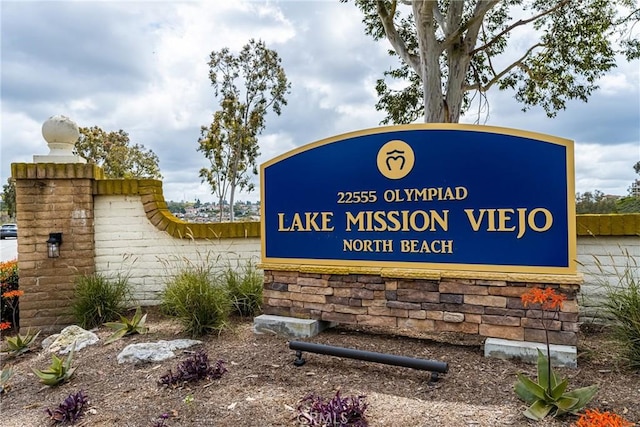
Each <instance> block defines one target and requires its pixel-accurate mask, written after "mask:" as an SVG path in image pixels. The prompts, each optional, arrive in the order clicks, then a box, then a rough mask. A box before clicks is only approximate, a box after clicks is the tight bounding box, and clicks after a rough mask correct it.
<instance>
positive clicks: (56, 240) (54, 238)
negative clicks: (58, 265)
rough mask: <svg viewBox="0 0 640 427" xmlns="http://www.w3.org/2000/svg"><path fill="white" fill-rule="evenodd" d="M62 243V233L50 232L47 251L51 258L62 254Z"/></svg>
mask: <svg viewBox="0 0 640 427" xmlns="http://www.w3.org/2000/svg"><path fill="white" fill-rule="evenodd" d="M61 244H62V233H49V240H47V253H48V255H49V258H58V257H59V256H60V245H61Z"/></svg>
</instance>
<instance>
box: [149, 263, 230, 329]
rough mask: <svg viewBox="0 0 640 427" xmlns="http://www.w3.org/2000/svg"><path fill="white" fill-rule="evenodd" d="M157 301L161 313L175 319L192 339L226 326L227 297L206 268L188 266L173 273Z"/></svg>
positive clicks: (228, 305)
mask: <svg viewBox="0 0 640 427" xmlns="http://www.w3.org/2000/svg"><path fill="white" fill-rule="evenodd" d="M161 298H162V304H161V307H162V310H163V312H164V313H165V314H167V315H170V316H174V317H176V318H178V320H179V321H180V322H181V323H182V326H183V328H184V330H185V332H187V333H189V334H191V335H192V336H200V335H204V334H206V333H208V332H211V331H221V330H222V329H224V327H225V326H226V325H227V318H228V316H229V311H230V300H229V295H228V293H227V290H226V289H225V288H224V286H222V285H221V284H220V283H216V281H215V280H214V279H213V276H212V274H211V272H210V271H209V269H207V268H204V267H189V268H188V269H186V270H183V271H181V272H179V273H177V274H176V275H175V276H174V277H173V278H172V279H171V280H170V281H169V283H168V284H167V286H166V288H165V290H164V291H163V292H162V295H161Z"/></svg>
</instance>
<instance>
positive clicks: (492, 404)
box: [0, 309, 640, 427]
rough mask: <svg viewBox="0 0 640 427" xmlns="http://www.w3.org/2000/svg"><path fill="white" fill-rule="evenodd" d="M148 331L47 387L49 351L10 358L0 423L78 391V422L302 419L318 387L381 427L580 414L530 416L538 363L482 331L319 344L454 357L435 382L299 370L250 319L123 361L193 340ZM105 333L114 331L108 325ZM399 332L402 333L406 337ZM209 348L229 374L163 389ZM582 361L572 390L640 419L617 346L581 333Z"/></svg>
mask: <svg viewBox="0 0 640 427" xmlns="http://www.w3.org/2000/svg"><path fill="white" fill-rule="evenodd" d="M147 322H148V325H149V326H150V329H151V330H150V333H149V334H148V335H145V336H139V335H137V336H131V337H125V338H123V339H121V340H119V341H117V342H115V343H113V344H111V345H107V346H104V345H101V344H97V345H94V346H90V347H87V348H85V349H83V350H81V351H79V352H77V353H76V355H75V357H74V363H73V365H74V366H77V367H78V369H77V370H76V373H75V374H74V376H73V377H72V379H71V381H70V382H68V383H65V384H63V385H61V386H58V387H54V388H49V387H43V386H42V385H41V384H40V383H39V382H38V381H37V378H36V377H35V375H34V374H33V373H32V372H31V368H38V369H43V368H46V367H47V366H49V364H50V362H51V357H50V355H49V354H47V353H46V352H44V351H42V350H40V351H37V352H32V353H28V354H25V355H22V356H20V357H18V358H15V359H12V358H8V357H3V360H2V365H3V366H4V365H11V366H13V368H14V371H15V375H14V377H13V378H12V380H11V386H12V387H11V389H10V391H9V393H8V394H7V395H6V396H3V397H2V400H1V401H0V408H1V415H0V424H1V425H2V426H5V427H25V426H47V425H51V423H50V421H49V420H48V418H47V415H46V414H45V412H44V410H45V408H52V409H53V408H55V407H57V405H58V404H59V403H61V402H62V400H64V398H65V397H67V396H68V395H69V394H70V393H75V392H77V391H78V390H80V389H82V390H83V391H84V392H85V393H86V394H87V395H88V397H89V400H90V409H89V411H88V412H86V413H85V415H84V417H83V418H82V419H81V421H80V422H79V423H77V425H82V426H123V427H124V426H132V427H133V426H151V425H152V424H153V423H154V421H156V420H157V419H158V416H160V415H161V414H163V413H167V414H169V415H170V418H169V419H168V420H167V422H166V425H168V426H171V427H174V426H256V427H258V426H260V427H264V426H295V425H297V424H296V421H295V411H294V408H295V407H296V403H297V402H298V400H299V399H301V398H302V397H304V396H305V395H306V394H308V393H310V392H314V393H317V394H321V395H323V396H325V397H327V398H330V397H332V396H333V395H335V392H336V390H338V389H340V390H341V394H342V395H365V396H366V398H367V402H368V404H369V408H368V410H367V415H368V420H369V421H370V425H372V426H425V427H426V426H525V425H536V426H569V425H570V424H571V423H572V422H574V421H575V420H576V417H566V418H564V419H561V420H554V419H546V420H544V421H543V422H540V423H532V422H529V421H527V419H526V418H524V416H523V415H522V413H521V412H522V410H524V409H525V406H524V404H523V403H522V402H521V401H520V400H519V399H518V398H517V396H516V395H515V393H514V392H513V384H514V382H515V377H516V374H517V373H518V372H524V373H527V374H529V375H530V376H532V377H533V376H534V375H535V367H534V366H532V365H528V364H524V363H522V362H519V361H504V360H497V359H487V358H484V357H483V352H482V344H481V341H479V340H478V339H477V338H474V337H468V336H459V335H448V334H439V335H422V334H416V333H413V332H411V331H389V330H383V329H377V328H362V327H358V328H356V327H346V326H341V327H336V328H333V329H331V330H328V331H325V332H323V333H322V334H320V335H318V336H316V337H314V338H311V339H309V341H311V342H316V343H322V344H330V345H336V346H341V347H350V348H357V349H361V350H369V351H376V352H384V353H391V354H397V355H404V356H410V357H418V358H423V359H431V360H440V361H445V362H447V363H448V364H449V372H448V373H447V374H445V375H441V379H440V380H439V381H438V382H436V383H431V382H430V376H431V375H430V373H429V372H424V371H417V370H413V369H409V368H402V367H393V366H387V365H381V364H376V363H371V362H363V361H358V360H352V359H344V358H337V357H332V356H324V355H317V354H311V353H305V355H304V356H305V359H306V360H307V363H306V364H305V365H304V366H302V367H295V366H294V365H293V360H294V359H295V352H293V351H291V350H289V348H288V342H287V340H286V339H284V338H282V337H278V336H274V335H255V334H254V333H253V331H252V322H251V320H241V319H236V320H234V321H233V322H232V328H231V329H230V330H228V331H226V332H224V333H222V334H220V335H210V336H205V337H203V338H201V339H202V341H203V344H202V345H201V346H199V347H195V348H190V349H188V350H187V351H182V352H180V351H179V352H178V357H177V358H176V359H173V360H168V361H165V362H162V363H156V364H145V365H140V366H132V365H127V364H124V365H120V364H118V362H117V360H116V356H117V354H118V353H119V352H120V351H121V350H122V349H123V348H124V347H125V346H126V345H128V344H132V343H135V342H148V341H157V340H160V339H176V338H186V336H185V335H184V334H182V333H181V332H180V327H179V325H178V324H177V323H176V322H175V321H174V320H172V319H167V318H166V317H164V316H162V315H160V314H159V313H158V312H157V311H156V310H153V309H151V310H150V313H149V318H148V320H147ZM96 333H97V334H98V336H99V337H100V339H101V340H104V339H106V337H107V336H108V335H109V333H110V332H109V331H108V330H106V329H104V328H100V329H98V330H96ZM397 333H400V335H398V334H397ZM198 348H202V349H203V350H205V351H206V352H207V354H208V355H209V358H210V360H211V361H212V362H214V361H215V360H217V359H223V360H224V361H225V362H226V366H227V368H228V372H227V373H226V374H225V375H223V377H222V378H221V379H219V380H213V381H203V382H201V383H197V384H185V385H184V386H181V387H178V388H166V387H163V386H159V385H158V380H159V378H160V376H161V375H162V374H164V373H166V372H167V371H168V370H169V369H174V370H175V367H176V365H177V364H178V362H179V361H181V360H183V359H184V358H185V357H186V356H187V354H188V352H189V351H195V350H197V349H198ZM578 348H579V354H580V356H579V368H578V369H560V370H559V371H560V374H561V375H563V376H566V377H569V378H570V380H569V388H570V389H573V388H577V387H582V386H586V385H590V384H598V385H599V388H600V389H599V391H598V393H597V394H596V397H595V398H594V400H593V401H592V402H591V404H590V406H591V407H596V408H599V409H600V410H610V411H615V412H616V413H618V414H620V415H623V416H624V417H625V418H626V419H627V420H630V421H634V422H640V374H639V373H637V372H633V371H629V370H626V369H625V368H624V367H623V366H622V365H620V364H619V363H618V362H617V351H616V348H617V344H616V343H615V342H614V341H612V340H611V339H610V338H609V335H608V334H606V333H604V332H602V331H600V332H590V333H581V335H580V344H579V347H578Z"/></svg>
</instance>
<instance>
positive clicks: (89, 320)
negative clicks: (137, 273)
mask: <svg viewBox="0 0 640 427" xmlns="http://www.w3.org/2000/svg"><path fill="white" fill-rule="evenodd" d="M130 301H131V288H130V286H129V281H128V278H127V277H126V276H122V275H117V276H116V277H114V278H112V279H110V278H107V277H105V276H103V275H101V274H91V275H85V276H78V277H77V278H76V282H75V289H74V292H73V298H72V301H71V314H72V315H73V317H74V318H75V320H76V322H77V323H78V324H79V325H80V326H82V327H83V328H85V329H91V328H95V327H96V326H99V325H102V324H103V323H105V322H110V321H113V320H118V319H119V318H120V316H121V315H122V314H123V313H125V312H126V310H127V305H128V303H129V302H130Z"/></svg>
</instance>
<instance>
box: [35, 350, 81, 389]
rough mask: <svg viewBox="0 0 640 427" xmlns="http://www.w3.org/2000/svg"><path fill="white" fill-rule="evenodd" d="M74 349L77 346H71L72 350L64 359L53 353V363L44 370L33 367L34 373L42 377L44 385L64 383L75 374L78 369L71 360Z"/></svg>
mask: <svg viewBox="0 0 640 427" xmlns="http://www.w3.org/2000/svg"><path fill="white" fill-rule="evenodd" d="M74 350H75V346H73V347H71V351H70V352H69V354H68V355H67V357H66V359H64V361H63V360H62V359H61V358H59V357H58V356H56V355H55V354H52V355H51V357H52V362H51V365H50V366H49V367H48V368H47V369H45V370H43V371H40V370H38V369H32V371H33V373H34V374H36V375H37V377H38V378H40V382H41V383H43V384H44V385H48V386H55V385H58V384H62V383H63V382H65V381H67V380H68V379H69V378H71V375H73V373H74V371H75V370H76V368H72V367H71V360H72V359H73V353H74Z"/></svg>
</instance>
